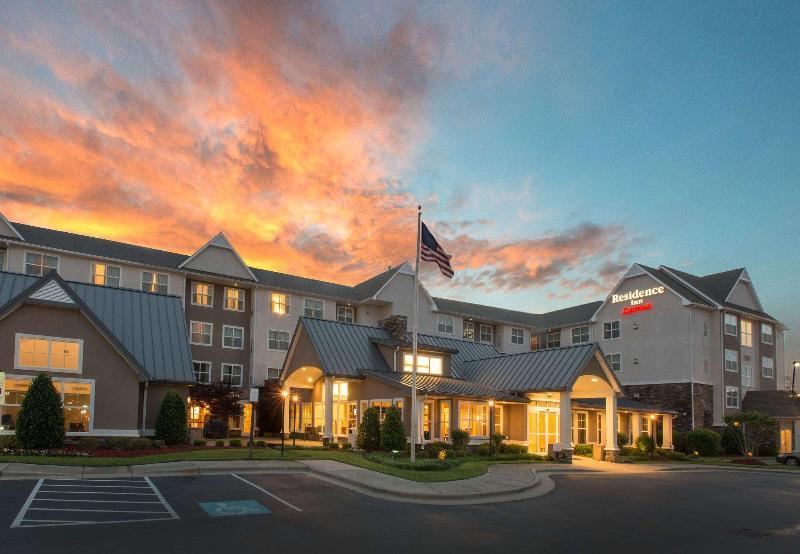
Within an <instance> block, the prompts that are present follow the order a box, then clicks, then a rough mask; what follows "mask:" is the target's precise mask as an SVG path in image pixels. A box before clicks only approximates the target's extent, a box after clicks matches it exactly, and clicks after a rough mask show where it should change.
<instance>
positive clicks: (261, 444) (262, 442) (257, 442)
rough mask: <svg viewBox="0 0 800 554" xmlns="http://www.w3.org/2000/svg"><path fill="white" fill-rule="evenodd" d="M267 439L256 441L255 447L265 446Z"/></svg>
mask: <svg viewBox="0 0 800 554" xmlns="http://www.w3.org/2000/svg"><path fill="white" fill-rule="evenodd" d="M266 447H267V441H256V448H266Z"/></svg>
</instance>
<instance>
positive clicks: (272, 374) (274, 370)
mask: <svg viewBox="0 0 800 554" xmlns="http://www.w3.org/2000/svg"><path fill="white" fill-rule="evenodd" d="M280 378H281V368H279V367H268V368H267V379H275V380H277V379H280Z"/></svg>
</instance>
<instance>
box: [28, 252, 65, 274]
mask: <svg viewBox="0 0 800 554" xmlns="http://www.w3.org/2000/svg"><path fill="white" fill-rule="evenodd" d="M54 270H55V271H57V270H58V257H56V256H48V255H46V254H36V253H35V252H26V253H25V273H27V274H28V275H37V276H39V277H41V276H42V275H45V274H47V273H49V272H50V271H54Z"/></svg>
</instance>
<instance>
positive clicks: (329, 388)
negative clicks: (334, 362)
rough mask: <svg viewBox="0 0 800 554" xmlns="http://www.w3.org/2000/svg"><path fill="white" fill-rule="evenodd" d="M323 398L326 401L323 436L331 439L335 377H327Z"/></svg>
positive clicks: (323, 387) (323, 388)
mask: <svg viewBox="0 0 800 554" xmlns="http://www.w3.org/2000/svg"><path fill="white" fill-rule="evenodd" d="M322 398H323V400H324V401H325V428H324V432H323V435H322V436H323V438H326V439H330V438H332V437H333V377H330V376H328V377H325V383H324V384H323V386H322Z"/></svg>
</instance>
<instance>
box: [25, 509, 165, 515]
mask: <svg viewBox="0 0 800 554" xmlns="http://www.w3.org/2000/svg"><path fill="white" fill-rule="evenodd" d="M28 511H29V512H34V511H36V512H102V513H111V514H164V515H167V512H165V511H164V510H90V509H88V508H28Z"/></svg>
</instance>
